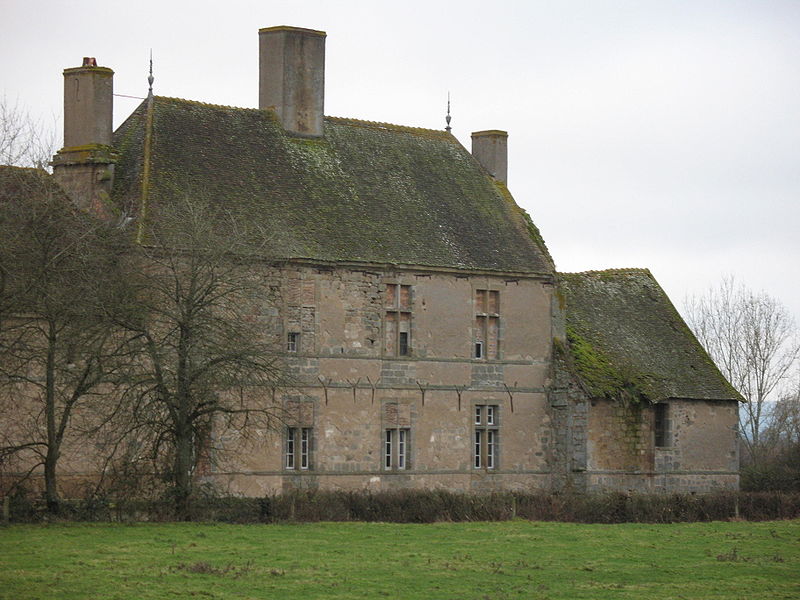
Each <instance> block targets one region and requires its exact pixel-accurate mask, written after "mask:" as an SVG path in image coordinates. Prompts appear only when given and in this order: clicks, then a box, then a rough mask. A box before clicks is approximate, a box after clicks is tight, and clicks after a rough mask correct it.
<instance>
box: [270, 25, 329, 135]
mask: <svg viewBox="0 0 800 600" xmlns="http://www.w3.org/2000/svg"><path fill="white" fill-rule="evenodd" d="M258 42H259V86H258V88H259V89H258V107H259V108H261V109H266V108H271V109H274V110H275V111H276V112H277V113H278V117H279V118H280V120H281V123H282V124H283V127H284V129H286V131H288V132H290V133H293V134H296V135H301V136H308V137H321V136H322V135H324V125H323V115H324V104H325V32H324V31H315V30H313V29H301V28H299V27H285V26H281V27H266V28H264V29H260V30H259V31H258Z"/></svg>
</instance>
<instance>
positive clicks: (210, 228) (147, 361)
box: [121, 198, 283, 518]
mask: <svg viewBox="0 0 800 600" xmlns="http://www.w3.org/2000/svg"><path fill="white" fill-rule="evenodd" d="M255 222H256V220H255V219H253V218H251V217H248V216H242V215H233V214H231V213H230V212H229V211H226V210H224V209H220V208H217V207H214V206H213V205H212V204H211V203H209V202H205V201H203V200H201V199H196V198H194V199H185V200H183V201H175V202H174V204H172V205H171V206H168V207H161V209H160V210H159V211H158V214H157V215H153V217H152V220H151V222H150V224H148V223H143V224H140V225H141V229H140V238H141V242H142V243H141V244H140V245H139V247H138V248H137V249H136V250H134V258H135V262H136V264H135V266H134V268H133V269H132V271H131V276H130V279H131V281H132V282H133V285H134V286H135V288H136V292H135V294H134V296H133V298H134V299H135V306H133V307H132V309H131V310H130V311H129V312H128V313H127V314H128V317H127V318H126V319H125V320H124V321H123V322H122V323H121V324H122V325H123V326H124V327H125V328H126V329H127V330H128V331H129V332H130V333H131V334H133V335H134V336H136V337H137V339H138V340H139V343H140V356H139V359H138V361H137V362H135V363H134V372H133V373H132V374H131V384H130V387H129V389H128V392H127V398H128V404H129V406H131V407H132V410H133V415H134V424H135V426H136V428H137V431H136V434H135V435H136V436H137V437H138V438H139V439H149V441H150V443H151V448H152V457H154V458H156V459H158V458H163V457H167V458H168V465H167V466H166V475H167V476H168V479H169V482H170V484H171V488H172V492H173V494H174V500H175V508H176V513H177V515H178V516H179V517H181V518H184V517H186V516H187V511H188V509H189V501H190V498H191V496H192V493H193V491H194V480H195V477H194V476H195V470H196V468H197V466H198V462H199V460H200V457H201V455H202V453H203V449H204V448H206V447H207V445H208V444H209V443H210V435H211V432H212V430H213V431H214V432H215V433H216V434H217V435H218V436H219V435H221V434H222V432H223V431H225V430H226V429H228V428H230V427H235V428H236V431H237V433H238V434H246V433H247V432H248V431H249V430H250V428H251V426H257V427H258V428H259V429H264V428H270V427H272V425H273V420H274V418H275V416H276V414H277V407H276V406H274V405H273V404H272V397H273V394H271V393H270V389H271V388H273V389H274V387H275V386H276V385H279V384H281V383H282V377H283V370H282V368H281V363H280V360H279V359H278V353H276V347H275V341H274V339H271V333H274V322H273V319H274V316H270V311H269V304H270V299H271V298H273V297H274V295H275V291H274V289H275V288H274V287H271V286H270V285H269V282H268V277H267V272H268V270H269V268H268V266H267V263H266V262H265V261H264V260H263V258H264V257H263V256H261V253H262V252H263V248H264V245H263V241H262V240H260V239H259V232H258V230H257V227H255V226H254V225H253V223H255Z"/></svg>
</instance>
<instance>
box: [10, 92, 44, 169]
mask: <svg viewBox="0 0 800 600" xmlns="http://www.w3.org/2000/svg"><path fill="white" fill-rule="evenodd" d="M54 152H55V127H45V126H44V124H43V123H42V122H41V120H37V119H35V118H33V117H32V116H31V114H30V113H29V112H28V111H26V110H25V109H24V108H22V107H21V106H20V105H19V103H16V102H15V103H13V104H12V103H11V102H9V100H8V98H6V97H5V96H3V97H2V98H0V165H15V166H18V167H34V168H38V169H43V170H47V169H48V165H49V163H50V160H51V159H52V157H53V153H54Z"/></svg>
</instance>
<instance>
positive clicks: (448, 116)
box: [444, 92, 453, 133]
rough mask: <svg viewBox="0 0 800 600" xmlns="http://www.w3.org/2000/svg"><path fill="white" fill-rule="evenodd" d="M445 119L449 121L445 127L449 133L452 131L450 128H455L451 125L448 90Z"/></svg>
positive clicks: (448, 93)
mask: <svg viewBox="0 0 800 600" xmlns="http://www.w3.org/2000/svg"><path fill="white" fill-rule="evenodd" d="M444 120H445V121H447V127H445V128H444V130H445V131H446V132H447V133H450V130H451V129H453V128H452V127H450V92H447V116H446V117H445V118H444Z"/></svg>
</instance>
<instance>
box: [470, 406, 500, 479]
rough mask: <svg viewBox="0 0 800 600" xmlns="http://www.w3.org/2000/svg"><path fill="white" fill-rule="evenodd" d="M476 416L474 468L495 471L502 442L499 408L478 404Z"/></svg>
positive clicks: (473, 452)
mask: <svg viewBox="0 0 800 600" xmlns="http://www.w3.org/2000/svg"><path fill="white" fill-rule="evenodd" d="M474 415H475V418H474V424H475V431H474V436H473V450H472V466H473V467H474V468H476V469H495V468H497V458H498V448H499V442H500V427H499V425H500V423H499V418H498V417H499V413H498V407H497V405H496V404H476V405H475V412H474Z"/></svg>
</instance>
